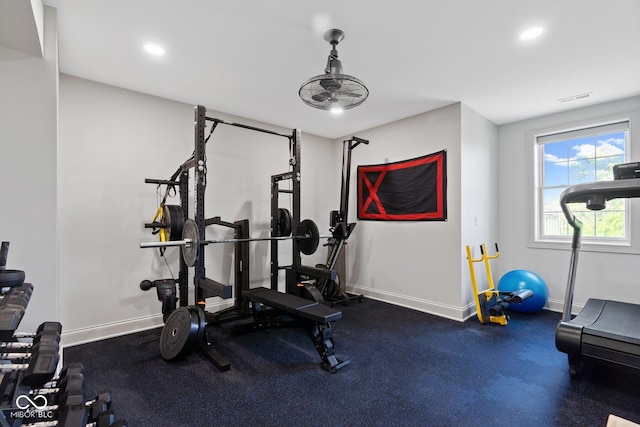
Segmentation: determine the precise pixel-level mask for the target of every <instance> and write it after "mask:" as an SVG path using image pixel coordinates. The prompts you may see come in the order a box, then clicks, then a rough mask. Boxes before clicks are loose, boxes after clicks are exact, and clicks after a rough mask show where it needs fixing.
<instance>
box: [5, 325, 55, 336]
mask: <svg viewBox="0 0 640 427" xmlns="http://www.w3.org/2000/svg"><path fill="white" fill-rule="evenodd" d="M45 331H49V332H50V331H56V333H57V334H58V335H60V334H62V324H61V323H60V322H43V323H41V324H40V325H39V326H38V328H37V329H36V331H35V332H16V333H15V334H13V337H14V338H34V337H35V336H36V335H38V334H40V333H42V332H45Z"/></svg>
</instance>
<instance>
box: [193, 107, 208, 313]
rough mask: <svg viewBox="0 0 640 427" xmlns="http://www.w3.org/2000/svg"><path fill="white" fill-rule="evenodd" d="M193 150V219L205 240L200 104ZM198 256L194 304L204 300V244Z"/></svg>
mask: <svg viewBox="0 0 640 427" xmlns="http://www.w3.org/2000/svg"><path fill="white" fill-rule="evenodd" d="M194 110H195V123H194V126H195V152H194V168H193V169H194V181H195V182H194V184H195V191H194V194H195V203H194V208H193V220H194V221H195V222H196V225H197V226H198V233H199V234H200V241H204V240H205V215H204V210H205V207H204V196H205V189H206V186H207V163H206V162H207V161H206V151H205V127H206V117H207V110H206V108H205V107H203V106H202V105H197V106H196V107H195V109H194ZM198 251H199V253H198V257H197V259H196V264H195V273H194V278H193V282H194V285H195V299H196V304H197V303H199V302H201V301H202V300H204V292H203V291H202V289H201V288H200V286H199V282H200V279H205V277H206V276H205V268H204V245H201V246H200V247H199V248H198Z"/></svg>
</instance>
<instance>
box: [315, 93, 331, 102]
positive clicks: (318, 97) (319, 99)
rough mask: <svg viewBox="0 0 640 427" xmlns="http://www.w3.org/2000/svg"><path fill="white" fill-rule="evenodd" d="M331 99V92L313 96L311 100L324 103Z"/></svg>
mask: <svg viewBox="0 0 640 427" xmlns="http://www.w3.org/2000/svg"><path fill="white" fill-rule="evenodd" d="M329 98H331V93H329V92H320V93H316V94H315V95H313V96H312V97H311V99H313V100H314V101H316V102H324V101H326V100H327V99H329Z"/></svg>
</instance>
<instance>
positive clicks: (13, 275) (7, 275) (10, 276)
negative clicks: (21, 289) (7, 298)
mask: <svg viewBox="0 0 640 427" xmlns="http://www.w3.org/2000/svg"><path fill="white" fill-rule="evenodd" d="M24 277H25V276H24V271H22V270H4V271H0V288H15V287H17V286H22V284H23V283H24Z"/></svg>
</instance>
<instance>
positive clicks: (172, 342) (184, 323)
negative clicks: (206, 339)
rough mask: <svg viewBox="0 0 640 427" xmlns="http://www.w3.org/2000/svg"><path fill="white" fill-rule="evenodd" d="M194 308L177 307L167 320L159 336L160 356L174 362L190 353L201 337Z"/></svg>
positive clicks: (198, 321)
mask: <svg viewBox="0 0 640 427" xmlns="http://www.w3.org/2000/svg"><path fill="white" fill-rule="evenodd" d="M193 308H194V307H178V308H177V309H175V310H174V311H173V313H171V315H170V316H169V317H168V318H167V322H166V323H165V324H164V328H162V333H161V334H160V356H162V358H163V359H164V360H166V361H175V360H179V359H182V358H184V357H185V356H186V355H187V354H189V353H191V352H192V351H193V350H194V348H195V346H196V345H197V344H198V338H199V337H201V335H200V329H201V320H200V316H199V314H198V312H197V310H193Z"/></svg>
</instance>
